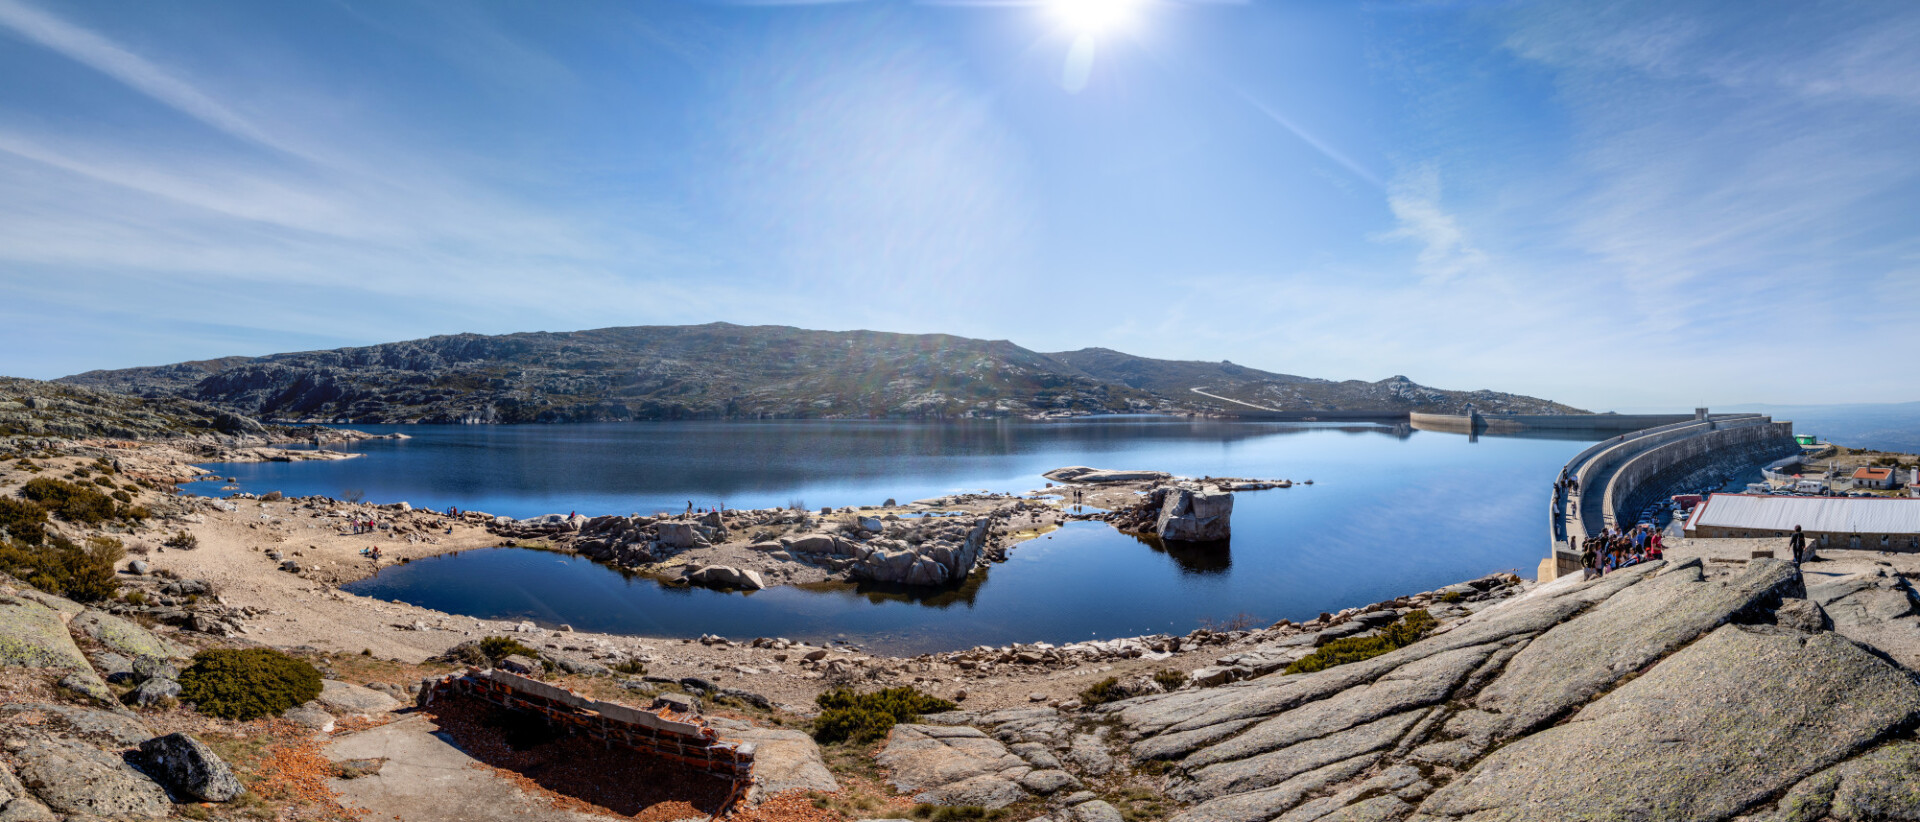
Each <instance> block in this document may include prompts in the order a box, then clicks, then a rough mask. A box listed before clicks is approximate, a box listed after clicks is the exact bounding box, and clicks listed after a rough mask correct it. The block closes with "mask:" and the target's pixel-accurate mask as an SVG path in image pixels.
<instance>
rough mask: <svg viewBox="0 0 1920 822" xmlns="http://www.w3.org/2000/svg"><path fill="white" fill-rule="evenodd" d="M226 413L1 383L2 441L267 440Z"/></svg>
mask: <svg viewBox="0 0 1920 822" xmlns="http://www.w3.org/2000/svg"><path fill="white" fill-rule="evenodd" d="M267 433H270V432H269V431H268V430H267V428H266V427H264V426H262V425H261V424H260V423H259V422H257V421H255V420H252V419H248V418H246V417H244V416H241V415H239V414H236V413H234V412H232V411H229V410H227V409H224V408H216V407H214V406H212V405H208V404H206V403H200V402H194V401H192V400H187V399H181V398H179V397H156V398H143V397H130V396H127V395H124V394H117V393H113V392H110V391H97V390H93V389H90V388H83V387H80V386H76V385H66V384H63V383H57V382H41V381H39V380H25V379H17V378H14V377H0V437H61V438H65V437H105V438H110V439H129V440H155V439H166V438H169V437H179V436H190V435H194V434H267Z"/></svg>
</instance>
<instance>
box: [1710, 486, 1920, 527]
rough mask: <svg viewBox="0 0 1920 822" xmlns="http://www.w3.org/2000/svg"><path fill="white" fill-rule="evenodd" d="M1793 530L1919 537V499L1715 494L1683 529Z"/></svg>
mask: <svg viewBox="0 0 1920 822" xmlns="http://www.w3.org/2000/svg"><path fill="white" fill-rule="evenodd" d="M1795 525H1798V526H1800V527H1801V528H1802V529H1804V530H1807V531H1824V532H1827V533H1836V534H1920V499H1898V498H1894V497H1874V498H1871V499H1868V498H1864V497H1774V496H1761V495H1757V494H1714V495H1713V496H1711V497H1708V498H1707V502H1706V504H1705V505H1704V506H1702V507H1701V509H1700V511H1698V512H1696V513H1695V514H1694V515H1693V522H1691V523H1689V524H1688V526H1687V527H1689V528H1699V527H1702V526H1708V527H1715V528H1746V529H1750V530H1754V531H1792V530H1793V526H1795Z"/></svg>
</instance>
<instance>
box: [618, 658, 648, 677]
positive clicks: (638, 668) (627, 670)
mask: <svg viewBox="0 0 1920 822" xmlns="http://www.w3.org/2000/svg"><path fill="white" fill-rule="evenodd" d="M613 671H614V673H619V674H627V675H629V676H646V674H647V664H646V663H644V662H641V661H640V660H637V659H623V660H621V661H619V662H616V663H614V664H613Z"/></svg>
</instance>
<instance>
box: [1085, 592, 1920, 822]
mask: <svg viewBox="0 0 1920 822" xmlns="http://www.w3.org/2000/svg"><path fill="white" fill-rule="evenodd" d="M1841 583H1842V584H1836V583H1834V582H1830V581H1829V582H1822V583H1821V584H1820V585H1817V586H1815V587H1814V589H1813V591H1814V593H1815V594H1816V595H1817V596H1818V597H1819V598H1821V599H1825V600H1826V601H1828V602H1830V603H1847V605H1846V608H1850V609H1853V610H1851V611H1848V613H1847V614H1846V615H1845V616H1844V617H1843V618H1844V619H1846V620H1858V621H1861V622H1865V623H1872V624H1884V623H1887V622H1893V621H1899V620H1909V619H1911V616H1910V615H1909V611H1910V610H1911V609H1910V607H1909V605H1908V604H1906V603H1905V602H1904V600H1896V599H1895V598H1894V596H1893V593H1900V595H1901V596H1904V593H1903V592H1901V591H1900V589H1901V585H1899V584H1890V583H1888V582H1887V580H1886V579H1884V578H1882V577H1873V578H1871V579H1852V580H1842V581H1841ZM1807 594H1808V590H1807V588H1806V587H1805V586H1804V584H1803V582H1802V578H1801V576H1800V573H1799V569H1797V568H1796V567H1795V566H1793V565H1792V564H1790V563H1786V562H1782V561H1777V560H1766V559H1761V560H1754V561H1752V562H1751V563H1748V564H1745V565H1744V566H1736V567H1735V569H1733V570H1721V569H1718V568H1709V567H1706V566H1704V565H1703V564H1702V563H1700V562H1699V561H1698V560H1692V561H1688V562H1685V563H1673V564H1669V563H1660V562H1654V563H1648V564H1644V565H1639V566H1635V567H1632V568H1628V569H1625V570H1622V571H1617V572H1614V573H1613V574H1610V575H1608V576H1606V577H1604V578H1599V579H1594V580H1582V579H1580V578H1577V577H1576V578H1569V579H1563V580H1559V581H1556V582H1554V583H1551V584H1547V585H1542V586H1539V587H1537V588H1535V589H1534V590H1532V591H1530V592H1529V593H1528V594H1526V595H1524V596H1521V597H1517V598H1514V599H1511V600H1506V601H1503V602H1500V603H1498V604H1495V605H1492V606H1489V607H1486V608H1484V609H1482V610H1480V611H1479V612H1478V613H1476V614H1473V615H1472V616H1469V617H1466V618H1464V619H1460V620H1458V621H1456V622H1453V623H1450V624H1449V625H1447V626H1446V627H1445V628H1443V629H1442V630H1441V631H1440V632H1438V633H1436V634H1435V635H1433V636H1431V637H1429V638H1427V639H1424V640H1422V641H1420V642H1416V643H1414V644H1412V645H1409V646H1406V647H1404V648H1401V649H1399V650H1396V651H1393V652H1390V653H1388V654H1385V655H1382V656H1378V657H1374V658H1372V659H1369V660H1364V661H1361V662H1355V663H1351V664H1347V665H1341V666H1337V667H1334V668H1329V669H1327V670H1324V671H1320V672H1317V673H1311V674H1300V675H1292V676H1284V675H1267V676H1258V677H1255V678H1253V679H1250V680H1246V681H1243V682H1238V683H1234V684H1231V685H1226V686H1223V687H1217V688H1199V689H1191V688H1190V689H1186V690H1181V691H1176V692H1174V693H1169V694H1161V695H1154V696H1147V697H1141V698H1136V699H1131V700H1125V701H1122V702H1118V703H1112V704H1109V705H1106V706H1102V707H1101V708H1100V709H1099V710H1100V711H1101V712H1103V713H1106V714H1108V715H1109V716H1110V717H1111V718H1112V719H1114V720H1116V721H1118V722H1119V723H1120V726H1121V727H1122V728H1123V729H1124V730H1125V731H1126V733H1127V734H1128V735H1129V736H1130V737H1131V739H1132V741H1131V743H1130V747H1131V749H1132V754H1133V757H1134V759H1135V761H1137V762H1146V761H1151V760H1161V761H1166V762H1169V763H1171V764H1172V766H1173V775H1172V776H1171V778H1170V780H1169V783H1168V786H1167V787H1168V792H1169V794H1170V795H1171V796H1173V797H1174V798H1175V799H1177V800H1179V801H1182V802H1185V803H1188V804H1189V807H1187V808H1185V809H1184V810H1182V811H1180V812H1178V813H1177V814H1176V815H1175V817H1174V819H1175V820H1176V822H1268V820H1279V822H1314V821H1315V820H1321V821H1324V820H1336V819H1378V820H1409V819H1418V820H1429V821H1430V822H1442V821H1445V822H1451V821H1452V820H1474V822H1487V821H1488V820H1531V819H1540V820H1547V819H1552V820H1563V819H1564V820H1582V819H1591V820H1601V819H1608V820H1612V819H1647V820H1665V819H1688V820H1734V819H1742V818H1751V819H1755V820H1760V819H1765V820H1775V819H1778V820H1786V819H1794V820H1807V821H1808V822H1811V821H1812V820H1820V819H1825V818H1832V819H1848V820H1851V819H1920V777H1913V776H1911V775H1910V771H1911V769H1910V768H1908V767H1906V766H1905V765H1904V764H1903V763H1910V762H1913V761H1920V754H1916V753H1915V751H1920V740H1915V739H1914V732H1913V728H1914V727H1915V724H1916V722H1920V680H1917V679H1916V677H1915V675H1914V674H1913V672H1911V671H1909V670H1907V669H1904V668H1902V667H1900V666H1899V665H1898V664H1895V663H1893V662H1890V661H1889V660H1888V659H1887V658H1886V656H1885V655H1883V654H1882V653H1879V652H1877V651H1876V650H1871V649H1868V648H1864V647H1862V646H1861V645H1859V644H1858V643H1856V642H1855V641H1853V640H1851V639H1849V638H1848V637H1847V636H1844V635H1842V634H1840V633H1835V632H1832V631H1830V630H1828V629H1827V627H1826V626H1827V625H1828V624H1829V623H1828V622H1827V621H1826V620H1825V619H1824V617H1823V616H1822V615H1821V613H1820V608H1819V606H1818V605H1815V604H1814V603H1812V602H1810V601H1809V600H1807V599H1805V598H1804V597H1806V596H1807ZM1843 610H1845V609H1843ZM1875 620H1879V622H1877V623H1876V622H1875ZM1840 621H1841V618H1836V619H1835V620H1834V622H1840ZM1889 739H1891V740H1892V741H1891V742H1888V741H1887V740H1889Z"/></svg>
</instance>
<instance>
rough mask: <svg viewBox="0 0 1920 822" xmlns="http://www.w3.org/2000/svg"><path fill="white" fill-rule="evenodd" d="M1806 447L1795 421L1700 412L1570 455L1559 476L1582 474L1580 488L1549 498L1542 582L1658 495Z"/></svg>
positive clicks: (1568, 567)
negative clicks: (1581, 544) (1582, 545)
mask: <svg viewBox="0 0 1920 822" xmlns="http://www.w3.org/2000/svg"><path fill="white" fill-rule="evenodd" d="M1799 448H1800V447H1799V445H1798V444H1797V443H1796V442H1795V441H1794V439H1793V423H1791V422H1774V421H1773V418H1772V417H1769V416H1765V415H1762V414H1720V415H1711V416H1709V415H1706V414H1701V415H1698V416H1696V417H1695V418H1694V419H1690V420H1686V421H1684V422H1675V423H1669V424H1666V425H1659V426H1655V427H1653V428H1646V429H1642V430H1639V431H1634V432H1631V433H1627V434H1621V435H1620V436H1617V437H1614V438H1612V439H1608V440H1605V441H1602V442H1598V443H1595V444H1594V445H1593V446H1591V447H1589V448H1587V449H1586V450H1584V451H1581V452H1580V453H1579V454H1576V455H1574V457H1573V459H1571V460H1568V461H1567V465H1566V467H1564V468H1562V469H1561V470H1560V475H1559V477H1557V478H1556V479H1567V478H1574V479H1577V480H1578V487H1579V491H1578V492H1574V493H1567V492H1555V493H1554V494H1553V496H1552V499H1551V500H1550V501H1549V503H1548V509H1547V522H1548V539H1549V541H1550V543H1551V545H1552V549H1551V550H1552V555H1551V556H1549V557H1548V558H1547V559H1545V560H1542V561H1541V563H1540V574H1539V576H1540V579H1542V580H1549V579H1554V578H1555V577H1558V576H1559V575H1560V574H1562V573H1567V572H1569V571H1575V570H1578V569H1579V568H1580V553H1579V551H1577V550H1574V548H1573V545H1574V544H1575V542H1574V541H1575V540H1576V539H1577V540H1581V541H1584V540H1585V539H1586V538H1587V537H1588V536H1589V535H1592V534H1597V533H1600V532H1601V531H1603V530H1605V529H1606V528H1607V527H1609V526H1625V525H1632V524H1634V521H1635V520H1636V518H1637V515H1638V514H1639V512H1640V511H1641V510H1642V509H1644V508H1645V507H1646V506H1647V505H1648V504H1650V503H1652V502H1654V501H1656V500H1659V499H1662V498H1664V497H1667V496H1670V495H1672V494H1676V493H1681V492H1683V491H1686V490H1689V489H1692V488H1697V487H1699V485H1700V484H1702V483H1704V482H1706V481H1708V479H1709V478H1711V477H1716V476H1725V475H1728V474H1736V473H1743V472H1747V471H1752V470H1757V469H1758V468H1759V467H1761V466H1763V465H1765V464H1767V463H1768V462H1771V461H1773V460H1776V459H1779V458H1781V457H1785V456H1790V455H1793V454H1796V453H1799Z"/></svg>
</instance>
